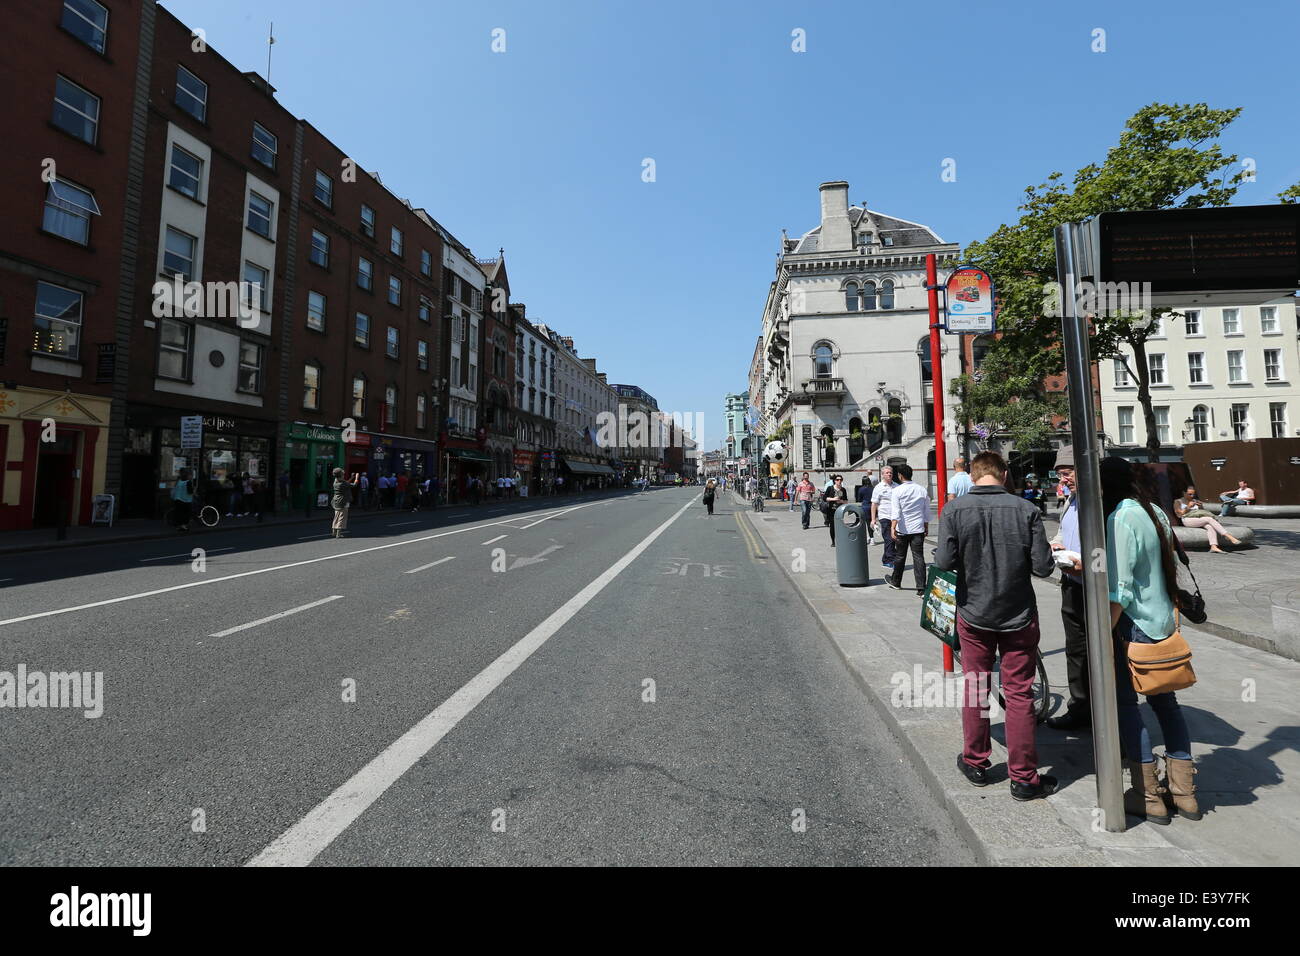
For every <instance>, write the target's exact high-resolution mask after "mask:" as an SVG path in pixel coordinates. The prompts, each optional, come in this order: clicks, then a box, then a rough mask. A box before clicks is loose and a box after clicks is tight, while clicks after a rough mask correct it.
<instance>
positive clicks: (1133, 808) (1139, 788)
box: [1124, 760, 1147, 817]
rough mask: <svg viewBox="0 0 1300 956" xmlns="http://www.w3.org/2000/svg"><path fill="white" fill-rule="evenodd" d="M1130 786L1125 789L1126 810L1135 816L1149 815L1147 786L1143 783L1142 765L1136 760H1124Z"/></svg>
mask: <svg viewBox="0 0 1300 956" xmlns="http://www.w3.org/2000/svg"><path fill="white" fill-rule="evenodd" d="M1124 772H1125V773H1127V774H1128V779H1129V788H1128V789H1127V790H1125V791H1124V812H1125V813H1128V814H1131V815H1133V816H1135V817H1144V816H1146V815H1147V798H1146V787H1145V786H1144V785H1143V783H1142V765H1141V764H1140V763H1138V762H1137V761H1136V760H1125V761H1124Z"/></svg>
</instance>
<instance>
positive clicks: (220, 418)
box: [118, 405, 276, 518]
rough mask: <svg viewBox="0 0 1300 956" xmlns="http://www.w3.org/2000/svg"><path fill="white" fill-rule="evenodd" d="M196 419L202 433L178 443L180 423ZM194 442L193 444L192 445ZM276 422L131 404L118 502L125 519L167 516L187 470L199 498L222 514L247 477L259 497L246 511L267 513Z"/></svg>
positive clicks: (272, 488)
mask: <svg viewBox="0 0 1300 956" xmlns="http://www.w3.org/2000/svg"><path fill="white" fill-rule="evenodd" d="M189 417H198V418H200V419H201V420H202V423H203V428H202V431H201V433H191V436H190V440H189V443H188V444H187V442H186V440H184V439H183V438H182V433H181V419H182V418H189ZM195 440H197V442H198V443H197V444H194V442H195ZM275 464H276V463H275V423H274V422H266V421H258V420H257V419H251V418H239V417H236V416H233V415H211V414H206V415H205V414H203V413H201V412H199V411H197V410H196V411H188V410H185V409H176V408H161V407H157V406H150V405H130V406H128V407H127V411H126V440H125V442H124V444H123V448H122V499H121V501H120V502H119V504H118V512H119V514H121V515H122V517H126V518H158V517H161V516H163V515H164V514H166V513H167V509H168V506H169V500H170V497H171V489H172V487H173V486H174V485H175V484H176V481H177V478H178V477H179V475H180V472H181V469H182V468H188V469H190V471H191V473H192V475H193V477H194V478H195V479H196V480H197V482H198V486H197V487H198V491H199V494H200V496H201V497H202V498H203V499H204V500H205V501H208V502H210V503H212V504H215V505H216V506H217V507H219V508H222V509H223V510H225V509H226V508H227V507H228V505H229V503H230V499H231V492H232V486H233V485H240V486H241V487H242V484H243V477H244V476H245V475H247V476H248V477H249V478H250V479H252V481H253V486H254V488H256V489H257V490H258V493H259V494H260V495H261V498H260V500H259V501H258V503H257V505H256V506H254V505H252V504H251V503H250V504H249V505H248V507H249V509H250V510H258V509H269V508H271V507H272V506H273V502H274V498H275V489H276V481H275V475H276V472H275Z"/></svg>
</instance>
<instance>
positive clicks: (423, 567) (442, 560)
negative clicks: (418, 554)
mask: <svg viewBox="0 0 1300 956" xmlns="http://www.w3.org/2000/svg"><path fill="white" fill-rule="evenodd" d="M455 560H456V556H455V555H454V554H453V555H452V556H451V557H448V558H439V559H438V560H437V561H430V562H429V563H428V564H422V565H420V566H419V567H418V568H411V570H409V571H404V572H402V573H403V574H415V572H417V571H427V570H428V569H429V568H431V567H433V566H434V565H435V564H445V563H446V562H448V561H455Z"/></svg>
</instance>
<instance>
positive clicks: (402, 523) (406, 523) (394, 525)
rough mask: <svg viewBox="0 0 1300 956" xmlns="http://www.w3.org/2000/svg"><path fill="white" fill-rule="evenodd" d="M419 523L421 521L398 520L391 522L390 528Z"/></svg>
mask: <svg viewBox="0 0 1300 956" xmlns="http://www.w3.org/2000/svg"><path fill="white" fill-rule="evenodd" d="M419 523H420V522H418V521H398V522H396V523H395V524H390V525H389V526H388V527H390V528H402V527H405V526H406V525H408V524H419Z"/></svg>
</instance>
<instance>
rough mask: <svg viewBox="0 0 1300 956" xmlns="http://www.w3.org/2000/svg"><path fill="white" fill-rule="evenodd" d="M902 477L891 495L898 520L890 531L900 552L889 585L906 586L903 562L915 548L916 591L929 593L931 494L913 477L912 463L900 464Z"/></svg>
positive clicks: (895, 588) (896, 588) (896, 589)
mask: <svg viewBox="0 0 1300 956" xmlns="http://www.w3.org/2000/svg"><path fill="white" fill-rule="evenodd" d="M895 471H896V473H897V474H898V477H899V478H901V479H902V481H901V482H900V483H899V484H898V486H897V487H896V488H895V489H894V493H893V494H892V495H891V496H890V497H891V498H892V499H893V500H892V504H893V506H894V522H893V527H891V528H890V535H891V536H892V537H893V539H894V546H895V548H896V549H897V550H896V552H895V554H896V555H897V558H896V560H895V561H894V573H893V575H891V576H890V579H889V586H890V587H891V588H893V589H894V590H895V591H901V590H902V586H903V565H904V564H905V563H906V561H907V552H908V551H909V550H910V551H911V552H912V573H913V574H914V575H915V581H916V593H917V595H918V596H920V595H923V594H925V554H924V553H923V549H924V547H925V535H926V532H928V531H929V530H930V496H929V494H927V493H926V490H925V489H924V488H922V487H921V486H920V485H918V484H916V483H915V482H914V481H912V466H911V465H899V466H898V468H897V469H895Z"/></svg>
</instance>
